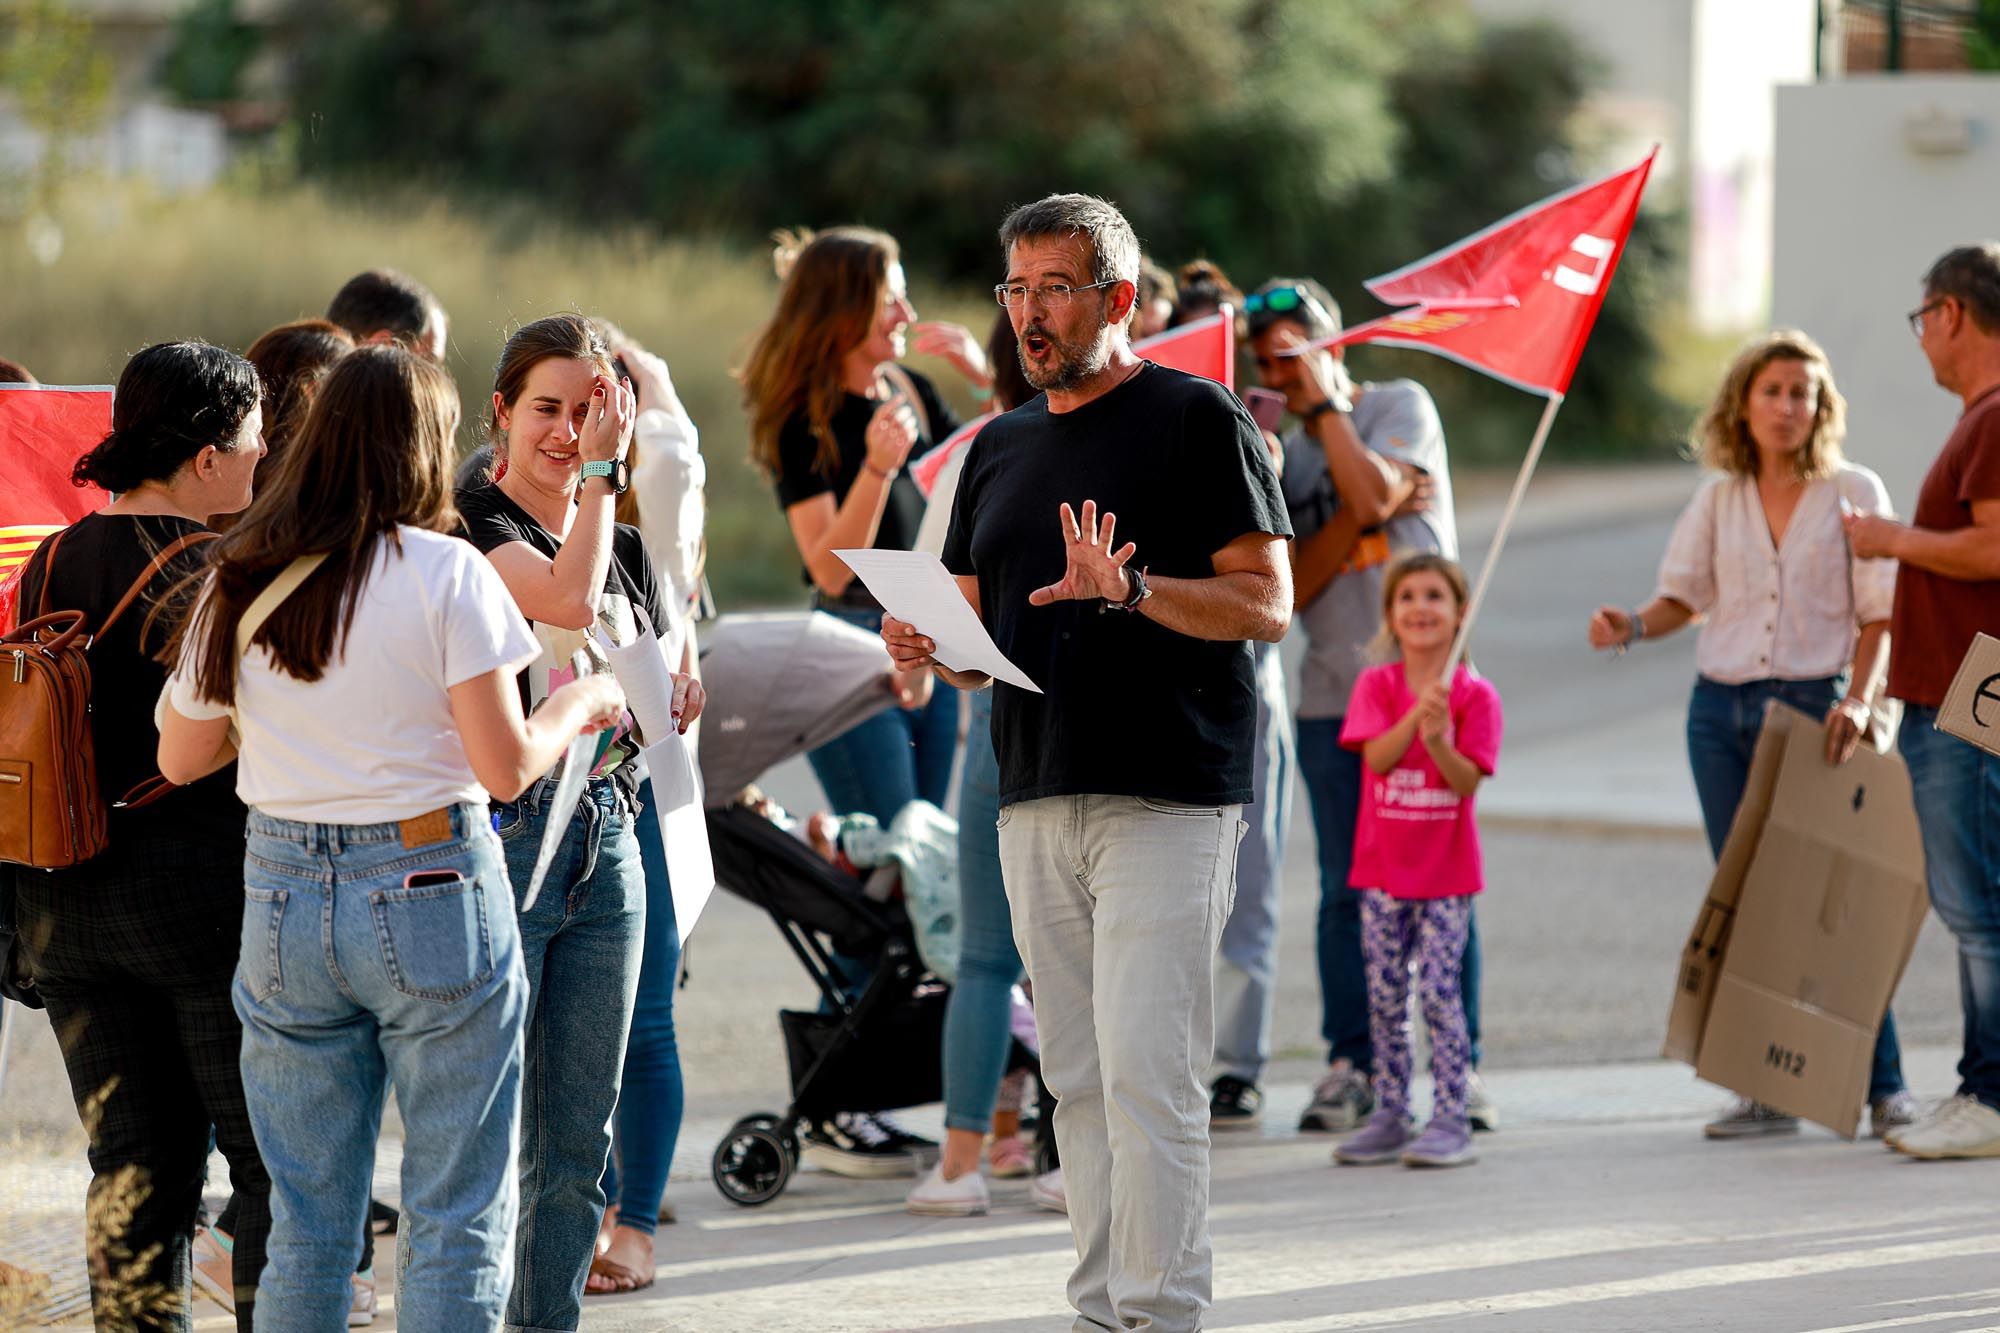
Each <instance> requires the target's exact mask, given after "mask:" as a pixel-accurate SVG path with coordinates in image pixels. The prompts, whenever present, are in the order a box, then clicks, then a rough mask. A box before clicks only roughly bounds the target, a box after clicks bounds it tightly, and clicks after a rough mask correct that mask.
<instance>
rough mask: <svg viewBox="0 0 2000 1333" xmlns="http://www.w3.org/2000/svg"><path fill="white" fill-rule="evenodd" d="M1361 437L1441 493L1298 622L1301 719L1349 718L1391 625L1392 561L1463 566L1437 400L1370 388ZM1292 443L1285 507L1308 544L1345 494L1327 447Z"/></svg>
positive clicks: (1388, 386)
mask: <svg viewBox="0 0 2000 1333" xmlns="http://www.w3.org/2000/svg"><path fill="white" fill-rule="evenodd" d="M1354 430H1355V433H1356V434H1358V435H1360V436H1361V442H1362V443H1363V444H1365V445H1367V446H1368V447H1369V448H1370V449H1373V450H1374V451H1375V452H1376V453H1378V454H1381V455H1383V456H1384V457H1386V458H1393V459H1396V460H1397V461H1399V462H1403V463H1408V464H1409V465H1410V466H1412V467H1414V468H1416V469H1418V470H1419V471H1421V472H1424V473H1426V474H1427V475H1428V476H1429V477H1430V478H1431V481H1432V483H1433V484H1434V485H1435V486H1436V488H1437V489H1436V492H1435V494H1434V495H1433V496H1432V497H1431V504H1430V508H1429V509H1427V510H1425V511H1424V512H1423V513H1421V514H1410V515H1405V516H1403V517H1401V518H1392V519H1390V520H1389V521H1388V522H1387V523H1385V524H1383V525H1382V526H1381V527H1380V528H1377V529H1374V530H1371V531H1369V532H1364V533H1363V534H1361V539H1360V541H1358V542H1357V543H1356V544H1355V547H1354V551H1353V553H1352V554H1350V555H1349V556H1348V559H1347V564H1346V565H1345V566H1344V567H1343V568H1342V570H1341V572H1340V573H1338V574H1336V575H1334V577H1333V582H1331V583H1329V584H1327V586H1326V589H1325V591H1323V592H1321V593H1320V595H1319V596H1317V597H1315V598H1314V599H1313V600H1312V602H1311V603H1310V604H1309V605H1307V606H1306V607H1305V608H1304V609H1302V610H1301V611H1300V612H1299V613H1298V616H1297V617H1296V621H1297V623H1299V624H1301V625H1303V626H1304V628H1305V633H1306V658H1305V665H1304V667H1303V668H1302V670H1301V673H1300V680H1299V716H1300V717H1344V716H1346V714H1347V698H1348V696H1349V695H1350V694H1352V693H1353V692H1354V682H1355V680H1356V678H1357V677H1359V676H1360V675H1361V672H1362V669H1363V668H1365V667H1366V666H1367V665H1368V662H1367V658H1366V650H1367V647H1368V643H1369V641H1370V640H1372V639H1373V638H1374V637H1375V631H1376V630H1377V629H1378V628H1380V627H1381V624H1382V576H1383V574H1384V573H1386V572H1387V567H1388V564H1389V562H1390V560H1392V559H1394V558H1395V557H1396V556H1398V555H1402V554H1404V553H1405V552H1408V551H1441V552H1443V553H1444V554H1445V555H1448V556H1450V557H1451V558H1452V559H1454V560H1455V559H1457V558H1458V520H1457V518H1456V516H1455V515H1454V513H1453V510H1452V504H1451V470H1450V468H1449V467H1448V466H1447V465H1446V461H1445V448H1444V426H1443V425H1442V424H1441V423H1440V422H1439V421H1438V414H1437V405H1436V404H1435V403H1433V402H1432V401H1431V396H1430V394H1429V392H1427V391H1426V390H1425V389H1424V387H1423V386H1422V385H1421V384H1418V383H1417V382H1416V381H1414V380H1389V381H1387V382H1386V383H1382V384H1363V385H1362V386H1361V393H1360V394H1359V396H1358V397H1357V399H1356V401H1355V404H1354ZM1284 443H1285V477H1284V487H1285V504H1286V507H1287V508H1289V509H1290V510H1291V515H1292V527H1293V529H1294V530H1295V531H1296V532H1297V534H1298V540H1300V541H1304V540H1305V539H1306V538H1308V537H1310V536H1312V534H1314V533H1315V532H1318V531H1319V530H1320V529H1321V528H1322V527H1324V526H1326V523H1327V520H1328V519H1330V518H1332V517H1333V512H1334V510H1336V509H1338V508H1339V507H1340V495H1339V492H1337V491H1336V490H1335V489H1334V486H1333V475H1332V473H1330V472H1329V471H1328V470H1327V466H1326V450H1325V449H1324V448H1323V447H1321V445H1320V442H1319V441H1318V440H1317V439H1315V438H1313V437H1312V436H1311V435H1310V434H1308V433H1307V432H1306V430H1305V429H1304V428H1303V427H1302V426H1294V427H1292V429H1291V430H1290V431H1289V432H1287V433H1286V435H1285V441H1284Z"/></svg>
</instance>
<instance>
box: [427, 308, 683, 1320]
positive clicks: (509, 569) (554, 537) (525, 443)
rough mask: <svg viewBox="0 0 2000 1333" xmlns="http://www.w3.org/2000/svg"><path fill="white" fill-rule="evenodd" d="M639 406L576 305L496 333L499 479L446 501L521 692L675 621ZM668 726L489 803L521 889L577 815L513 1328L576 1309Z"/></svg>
mask: <svg viewBox="0 0 2000 1333" xmlns="http://www.w3.org/2000/svg"><path fill="white" fill-rule="evenodd" d="M636 408H637V404H636V401H635V398H634V395H633V392H632V390H631V388H630V386H629V385H627V384H624V383H620V382H615V381H614V380H613V378H612V366H611V356H610V352H609V349H607V348H606V347H605V345H604V340H603V338H602V337H601V336H600V335H599V334H598V332H597V331H596V330H595V329H594V328H592V327H591V324H590V322H589V321H588V320H586V319H585V318H584V317H583V316H581V315H573V314H565V315H551V316H549V317H548V318H546V319H538V320H535V321H534V322H533V323H530V324H524V325H522V326H521V327H520V328H519V329H517V330H515V332H514V334H513V336H511V337H509V338H508V339H507V342H506V345H505V346H504V347H503V348H502V349H501V352H500V362H499V365H498V366H497V367H496V369H495V373H494V383H493V437H494V444H495V457H496V462H498V463H499V464H504V467H503V468H502V469H501V470H500V475H499V478H498V480H496V481H492V482H489V483H487V484H485V485H482V486H474V487H468V488H466V489H464V490H461V491H460V492H459V494H458V506H459V510H460V512H461V513H462V514H463V515H464V517H465V531H466V534H467V536H468V537H469V538H470V539H471V541H472V544H473V545H474V546H476V547H478V548H479V549H480V550H482V551H484V552H485V553H486V557H487V559H488V560H489V561H491V562H492V565H493V568H494V569H496V570H498V571H499V574H500V578H501V581H502V582H504V583H505V584H506V586H507V591H508V592H509V593H510V594H512V596H513V598H514V602H515V605H517V606H518V607H520V609H521V612H522V614H524V615H526V616H527V617H528V620H529V622H530V624H531V625H532V627H533V629H534V634H535V639H536V641H537V643H539V644H540V647H541V651H540V653H539V654H538V655H537V656H536V657H535V658H534V660H532V661H530V662H529V663H527V665H526V668H525V670H523V671H522V672H521V673H520V675H519V678H518V689H519V691H520V696H521V702H522V705H523V707H526V708H530V709H532V708H534V707H535V706H536V704H537V703H538V701H540V700H541V699H542V698H544V697H545V696H549V695H550V692H551V691H553V690H555V689H556V688H557V687H558V686H559V685H560V683H561V682H562V681H563V680H565V679H567V678H568V677H569V676H570V674H571V673H572V672H574V671H576V670H578V665H577V664H578V662H579V661H581V662H582V664H583V670H584V674H586V675H587V676H592V677H595V676H597V675H600V674H602V673H604V672H607V671H608V670H609V669H610V668H609V663H608V661H607V659H606V657H605V655H604V653H603V652H602V649H601V647H600V644H601V642H602V641H603V640H605V639H608V640H610V642H611V643H613V644H617V645H624V644H630V643H632V642H634V641H635V640H636V639H637V637H638V636H639V635H641V634H656V635H657V634H659V633H661V632H663V631H664V630H665V629H666V627H667V625H668V624H669V620H668V611H667V608H666V604H665V599H664V597H663V596H662V591H661V586H660V580H659V578H658V576H657V574H656V573H655V571H654V567H653V562H652V559H651V558H650V556H649V555H648V554H647V551H646V543H645V540H644V538H642V537H641V536H640V535H639V530H638V529H637V528H634V527H628V526H627V525H625V524H622V523H617V522H615V521H614V518H613V510H614V508H615V506H616V503H617V499H618V496H619V494H620V493H621V492H623V491H624V490H625V488H626V485H627V482H628V480H629V478H628V474H627V472H626V467H625V461H624V458H625V452H626V450H627V448H628V447H629V446H630V444H631V440H632V432H633V423H634V417H635V415H636ZM701 704H702V692H701V686H700V685H699V684H698V683H697V682H695V681H693V680H692V679H691V678H689V677H687V676H685V675H676V677H675V697H674V701H673V711H674V714H675V716H676V717H677V719H678V726H679V728H680V730H682V731H685V730H686V729H687V724H688V723H690V722H692V721H693V720H694V719H695V718H696V717H697V716H699V715H700V712H701ZM661 739H663V738H662V737H658V736H642V735H641V734H640V733H639V732H638V731H637V730H636V729H635V725H634V723H633V720H632V719H631V718H630V717H629V716H621V717H620V718H619V719H618V721H617V722H616V724H615V725H614V726H612V727H611V728H610V729H609V731H608V732H607V734H606V735H605V737H604V738H603V742H602V743H601V744H600V746H599V748H598V751H597V754H596V756H595V758H594V762H593V763H592V766H591V770H590V777H589V780H588V783H587V785H586V786H585V788H584V795H583V799H582V801H581V802H580V803H579V804H578V806H577V808H576V810H575V811H574V813H572V812H569V811H563V812H560V814H558V812H556V811H554V810H552V809H551V808H550V802H551V800H552V798H553V796H554V792H555V783H556V780H557V778H558V777H559V776H560V775H559V774H553V773H552V774H550V775H549V776H548V777H546V778H544V779H542V780H541V781H540V782H537V783H535V784H534V785H532V786H530V787H529V788H528V789H527V791H525V792H524V793H522V794H521V796H520V797H519V799H517V800H514V801H511V802H509V803H507V804H506V805H503V806H502V807H501V808H500V809H499V811H498V812H497V813H498V817H499V818H498V822H499V829H500V838H501V841H502V843H503V844H504V845H505V847H506V852H507V869H508V873H509V874H510V875H511V876H512V878H513V881H514V888H515V892H516V895H517V896H519V895H524V894H525V893H526V891H527V888H528V884H529V880H530V877H531V876H532V874H533V872H534V868H535V862H536V853H537V850H538V849H539V848H540V846H541V844H542V840H543V832H544V830H545V829H546V828H547V826H548V823H549V821H550V820H551V819H554V818H567V819H568V820H569V825H568V828H567V829H566V830H565V831H564V833H563V835H562V838H561V842H560V845H559V847H558V849H557V851H556V853H555V857H554V860H553V862H552V863H551V864H550V866H549V867H548V872H547V878H546V879H545V880H544V882H543V886H542V891H541V894H540V896H539V897H538V898H537V899H536V900H535V902H534V903H533V904H532V905H531V906H529V907H528V908H527V909H526V910H525V911H523V912H522V913H521V918H520V921H521V941H522V948H523V952H524V954H525V956H526V960H527V971H528V986H529V990H530V994H531V1004H532V1008H533V1013H534V1018H533V1021H532V1022H531V1023H530V1024H529V1027H528V1033H527V1050H528V1059H527V1075H526V1082H525V1084H524V1087H525V1093H524V1107H523V1111H522V1124H521V1189H522V1200H521V1224H520V1227H519V1229H518V1232H517V1234H516V1237H515V1244H514V1252H515V1269H514V1272H515V1284H514V1292H513V1296H512V1298H511V1299H510V1301H509V1303H508V1310H507V1322H508V1323H509V1324H510V1325H513V1326H516V1327H522V1328H574V1327H576V1324H577V1321H578V1318H579V1317H580V1312H581V1309H582V1298H583V1290H584V1283H585V1280H586V1274H587V1272H588V1270H589V1268H590V1266H591V1261H592V1256H593V1254H594V1252H595V1246H596V1241H597V1235H598V1227H599V1223H600V1222H601V1220H602V1216H603V1212H604V1206H605V1198H604V1193H603V1188H602V1177H603V1174H604V1166H605V1161H606V1158H607V1155H608V1153H609V1152H610V1148H611V1134H610V1124H611V1118H612V1111H613V1109H614V1107H615V1106H616V1104H617V1101H618V1092H619V1087H620V1080H621V1071H622V1067H623V1063H624V1058H625V1045H626V1039H627V1035H628V1033H629V1031H630V1028H631V1023H632V1011H633V1005H634V997H635V992H636V990H637V987H638V984H639V974H640V968H641V960H642V954H643V940H644V931H645V920H646V886H645V874H644V869H643V863H642V858H641V854H640V850H639V841H638V838H637V837H636V836H635V827H636V823H637V816H638V799H639V795H638V794H639V786H640V769H641V765H640V764H639V763H638V762H637V761H638V756H639V751H640V749H641V748H642V742H643V743H647V744H650V743H652V742H655V741H658V740H661ZM653 1206H654V1207H655V1208H656V1209H657V1207H658V1203H657V1201H655V1203H654V1205H653ZM635 1265H636V1266H635ZM623 1271H625V1272H628V1273H632V1274H634V1276H633V1277H632V1278H631V1279H630V1285H631V1286H635V1287H636V1286H640V1285H644V1283H645V1281H646V1280H647V1273H646V1267H645V1263H644V1260H643V1259H640V1258H638V1257H637V1256H633V1257H632V1259H631V1262H630V1263H629V1264H627V1265H626V1267H625V1268H624V1270H623Z"/></svg>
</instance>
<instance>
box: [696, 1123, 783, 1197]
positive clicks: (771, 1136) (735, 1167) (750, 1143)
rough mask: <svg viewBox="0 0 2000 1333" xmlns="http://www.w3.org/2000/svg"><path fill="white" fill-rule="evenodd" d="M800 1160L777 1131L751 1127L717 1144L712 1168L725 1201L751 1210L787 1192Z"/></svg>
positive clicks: (728, 1136)
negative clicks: (795, 1165) (794, 1166)
mask: <svg viewBox="0 0 2000 1333" xmlns="http://www.w3.org/2000/svg"><path fill="white" fill-rule="evenodd" d="M796 1160H797V1159H796V1157H795V1156H794V1155H793V1153H792V1152H791V1151H789V1150H788V1148H787V1145H786V1143H785V1140H784V1139H783V1138H781V1137H780V1136H779V1135H778V1132H777V1130H776V1128H775V1127H767V1126H764V1125H750V1126H747V1127H739V1128H736V1129H732V1130H731V1131H730V1132H729V1134H728V1135H727V1136H725V1137H724V1138H723V1140H722V1142H720V1143H718V1144H716V1145H715V1156H714V1158H713V1159H712V1160H711V1162H710V1164H709V1166H710V1171H711V1173H712V1174H713V1175H714V1177H715V1187H716V1188H717V1189H719V1190H721V1191H722V1197H724V1198H725V1199H728V1200H729V1201H730V1202H731V1203H740V1204H742V1205H743V1206H744V1207H746V1208H750V1207H755V1206H756V1205H757V1204H760V1203H769V1202H770V1201H771V1200H773V1199H775V1198H777V1197H778V1195H779V1194H781V1193H782V1192H783V1191H784V1188H785V1184H786V1182H787V1181H789V1180H790V1179H791V1178H792V1167H793V1164H794V1162H796Z"/></svg>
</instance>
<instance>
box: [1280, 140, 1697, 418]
mask: <svg viewBox="0 0 2000 1333" xmlns="http://www.w3.org/2000/svg"><path fill="white" fill-rule="evenodd" d="M1658 153H1659V150H1658V149H1657V148H1656V149H1654V150H1653V152H1651V153H1648V154H1647V155H1646V159H1645V161H1643V162H1641V163H1639V164H1638V165H1637V166H1634V167H1631V168H1628V169H1627V170H1625V171H1621V172H1619V173H1617V174H1616V175H1613V176H1606V177H1605V178H1604V179H1603V180H1600V181H1595V182H1592V183H1589V184H1586V185H1579V186H1577V187H1576V188H1575V189H1572V190H1566V191H1564V192H1563V193H1561V194H1559V195H1556V196H1555V197H1554V198H1552V199H1547V200H1544V201H1543V202H1541V203H1539V204H1535V205H1533V206H1532V207H1529V208H1525V209H1523V210H1521V211H1520V212H1519V213H1516V214H1514V215H1513V216H1512V217H1510V218H1506V219H1504V220H1502V221H1500V222H1496V223H1494V224H1493V225H1492V226H1490V227H1488V228H1486V229H1485V230H1484V231H1481V232H1479V233H1477V234H1475V235H1473V236H1469V237H1467V238H1466V239H1465V240H1462V241H1460V242H1458V243H1457V244H1455V245H1452V246H1449V247H1447V248H1446V249H1443V250H1440V251H1438V252H1437V253H1436V254H1434V255H1431V256H1429V257H1427V258H1424V259H1419V260H1418V261H1417V262H1416V263H1414V264H1411V265H1408V266H1407V267H1405V268H1400V269H1397V270H1396V271H1395V272H1394V273H1385V274H1383V275H1382V276H1381V277H1379V278H1371V279H1370V280H1369V281H1368V282H1366V283H1364V284H1363V285H1364V286H1365V287H1367V289H1368V290H1369V292H1370V293H1371V294H1373V295H1374V296H1375V297H1376V298H1378V299H1379V300H1381V301H1384V302H1386V303H1388V304H1390V305H1397V306H1403V307H1405V308H1404V309H1401V310H1398V311H1396V312H1395V313H1394V314H1391V315H1385V316H1383V317H1382V318H1381V319H1374V320H1370V321H1368V322H1367V323H1366V324H1357V325H1356V326H1354V327H1353V328H1351V329H1347V330H1344V331H1343V332H1341V333H1340V334H1339V335H1337V336H1336V337H1333V338H1329V339H1326V340H1324V341H1322V342H1320V343H1318V344H1316V345H1317V346H1322V347H1329V346H1337V345H1343V344H1348V343H1363V342H1378V343H1387V344H1389V345H1390V346H1392V347H1415V348H1418V349H1420V350H1422V351H1426V352H1436V353H1437V354H1438V355H1440V356H1448V357H1450V358H1451V359H1452V360H1454V361H1457V362H1460V363H1461V364H1464V365H1467V366H1470V367H1472V368H1473V369H1474V370H1479V371H1484V372H1485V373H1486V374H1488V375H1491V376H1493V377H1494V378H1496V379H1500V380H1505V381H1506V382H1507V383H1509V384H1512V385H1514V386H1515V387H1517V388H1521V389H1526V390H1528V391H1529V392H1531V393H1540V394H1549V395H1554V396H1558V397H1560V396H1561V395H1562V394H1564V393H1567V392H1568V391H1569V381H1570V376H1571V375H1573V374H1575V373H1576V363H1577V360H1578V358H1580V357H1581V356H1582V355H1583V347H1584V344H1585V343H1586V342H1588V341H1589V340H1590V330H1591V327H1592V326H1593V325H1595V324H1596V323H1597V312H1598V311H1599V310H1600V309H1601V308H1602V307H1603V305H1604V294H1605V292H1606V291H1607V290H1608V289H1609V287H1610V286H1611V275H1612V274H1613V273H1615V272H1616V271H1617V269H1618V260H1619V257H1620V256H1621V255H1623V254H1624V253H1625V241H1626V238H1627V237H1629V236H1630V235H1631V234H1632V221H1633V219H1634V218H1635V217H1637V216H1638V213H1639V196H1640V195H1642V194H1643V193H1644V192H1645V189H1646V177H1647V176H1648V174H1649V173H1650V172H1651V171H1652V169H1653V159H1654V157H1655V156H1657V155H1658Z"/></svg>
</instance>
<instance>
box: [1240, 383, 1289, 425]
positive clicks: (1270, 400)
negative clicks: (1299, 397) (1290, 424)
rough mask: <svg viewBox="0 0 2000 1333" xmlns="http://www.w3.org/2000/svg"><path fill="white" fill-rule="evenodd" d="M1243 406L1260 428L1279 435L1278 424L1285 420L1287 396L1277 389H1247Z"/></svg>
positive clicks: (1244, 392)
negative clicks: (1247, 409) (1248, 410)
mask: <svg viewBox="0 0 2000 1333" xmlns="http://www.w3.org/2000/svg"><path fill="white" fill-rule="evenodd" d="M1243 406H1245V407H1247V408H1249V409H1250V419H1251V420H1252V421H1254V422H1256V423H1257V425H1258V426H1259V427H1260V428H1262V429H1264V430H1268V431H1270V432H1271V433H1272V434H1274V435H1275V434H1277V431H1278V423H1279V422H1281V421H1283V420H1284V419H1285V395H1283V394H1281V393H1279V392H1278V391H1277V390H1275V389H1245V390H1244V391H1243Z"/></svg>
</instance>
